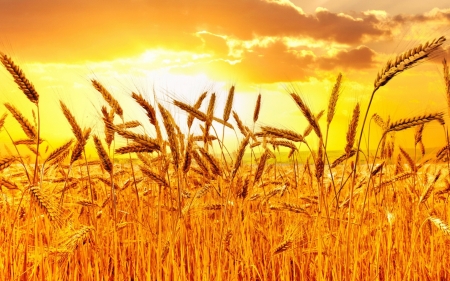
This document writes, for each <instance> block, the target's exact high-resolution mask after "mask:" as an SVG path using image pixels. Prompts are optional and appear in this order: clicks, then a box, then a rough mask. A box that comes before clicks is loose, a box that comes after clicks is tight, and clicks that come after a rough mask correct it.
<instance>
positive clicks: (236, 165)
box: [231, 135, 250, 178]
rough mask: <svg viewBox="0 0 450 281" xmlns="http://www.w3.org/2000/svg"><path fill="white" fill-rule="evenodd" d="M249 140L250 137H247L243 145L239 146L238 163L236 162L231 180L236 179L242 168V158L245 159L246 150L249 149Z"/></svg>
mask: <svg viewBox="0 0 450 281" xmlns="http://www.w3.org/2000/svg"><path fill="white" fill-rule="evenodd" d="M249 140H250V135H247V136H246V137H245V139H244V140H242V142H241V144H240V145H239V149H238V151H237V157H236V161H235V162H234V168H233V171H232V172H231V178H234V176H235V175H236V173H237V171H238V170H239V167H240V166H241V163H242V158H244V153H245V148H246V147H247V145H248V142H249Z"/></svg>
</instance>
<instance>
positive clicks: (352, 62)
mask: <svg viewBox="0 0 450 281" xmlns="http://www.w3.org/2000/svg"><path fill="white" fill-rule="evenodd" d="M375 56H376V54H375V52H374V51H372V50H371V49H369V48H367V47H365V46H362V47H358V48H356V49H352V50H349V51H347V50H343V51H340V52H338V53H337V54H336V55H335V56H333V57H329V58H319V59H318V60H317V62H318V63H319V66H320V68H321V69H323V70H332V69H336V68H340V69H349V68H351V69H365V68H370V67H372V66H373V63H374V59H375Z"/></svg>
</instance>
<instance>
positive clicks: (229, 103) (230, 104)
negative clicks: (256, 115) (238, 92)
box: [223, 85, 234, 122]
mask: <svg viewBox="0 0 450 281" xmlns="http://www.w3.org/2000/svg"><path fill="white" fill-rule="evenodd" d="M233 99H234V85H233V86H231V88H230V91H228V97H227V103H226V104H225V109H224V110H223V121H225V122H227V121H228V119H230V114H231V108H232V107H233Z"/></svg>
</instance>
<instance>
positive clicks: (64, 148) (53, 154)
mask: <svg viewBox="0 0 450 281" xmlns="http://www.w3.org/2000/svg"><path fill="white" fill-rule="evenodd" d="M72 143H73V139H71V140H69V141H68V142H66V143H65V144H63V145H62V146H60V147H58V148H57V149H55V150H53V151H52V152H51V153H50V155H49V156H48V157H47V159H45V162H48V161H52V160H53V159H55V158H57V157H58V156H60V155H61V154H63V153H64V152H65V151H68V149H69V148H70V146H71V145H72Z"/></svg>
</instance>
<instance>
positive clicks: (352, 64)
mask: <svg viewBox="0 0 450 281" xmlns="http://www.w3.org/2000/svg"><path fill="white" fill-rule="evenodd" d="M374 58H375V53H374V52H373V51H372V50H371V49H369V48H367V47H365V46H362V47H359V48H356V49H349V50H342V51H340V52H338V53H337V54H336V55H334V56H323V57H315V56H313V55H312V54H310V53H308V52H306V53H302V52H300V51H298V50H296V49H293V48H289V47H287V46H286V45H285V44H284V43H283V42H281V41H276V42H273V43H271V44H268V45H267V46H257V47H253V48H251V49H247V50H244V51H243V53H242V56H241V59H240V61H239V62H237V63H236V62H235V63H230V62H227V61H225V60H210V61H203V62H202V63H197V64H195V65H191V66H189V67H184V68H182V69H181V68H179V69H174V70H173V71H175V72H177V71H180V72H181V73H186V72H187V73H196V72H200V71H207V72H208V74H209V75H210V76H211V77H212V78H213V79H220V80H222V79H230V80H232V81H236V80H237V81H239V80H242V81H249V82H252V83H275V82H292V81H307V80H309V79H310V78H311V77H315V78H317V77H318V75H321V72H322V71H340V70H348V69H365V68H370V67H371V66H372V65H373V63H374Z"/></svg>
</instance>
